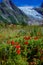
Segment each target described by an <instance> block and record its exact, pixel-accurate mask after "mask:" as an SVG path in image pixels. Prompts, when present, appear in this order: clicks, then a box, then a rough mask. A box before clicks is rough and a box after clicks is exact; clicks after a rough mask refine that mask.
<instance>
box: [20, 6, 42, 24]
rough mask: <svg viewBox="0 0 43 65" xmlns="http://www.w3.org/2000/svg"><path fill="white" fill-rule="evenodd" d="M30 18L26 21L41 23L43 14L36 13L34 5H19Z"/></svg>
mask: <svg viewBox="0 0 43 65" xmlns="http://www.w3.org/2000/svg"><path fill="white" fill-rule="evenodd" d="M19 8H20V9H21V10H22V11H23V12H24V13H25V14H26V15H27V16H28V17H29V19H30V21H29V22H28V23H30V24H42V23H43V22H42V21H43V16H42V15H41V14H40V13H38V12H37V11H36V10H35V9H34V7H29V6H24V7H19Z"/></svg>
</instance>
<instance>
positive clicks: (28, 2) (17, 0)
mask: <svg viewBox="0 0 43 65" xmlns="http://www.w3.org/2000/svg"><path fill="white" fill-rule="evenodd" d="M1 1H2V0H0V2H1ZM12 2H13V3H14V4H15V5H17V6H40V4H41V3H42V2H43V0H12Z"/></svg>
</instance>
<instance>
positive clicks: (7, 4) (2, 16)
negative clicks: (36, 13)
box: [0, 0, 29, 24]
mask: <svg viewBox="0 0 43 65" xmlns="http://www.w3.org/2000/svg"><path fill="white" fill-rule="evenodd" d="M28 20H29V18H28V17H27V16H26V15H25V14H24V12H22V11H21V10H20V9H19V8H17V7H16V6H15V5H14V4H13V3H12V1H11V0H3V2H2V3H0V21H2V22H5V23H13V24H23V23H24V24H26V23H27V22H28Z"/></svg>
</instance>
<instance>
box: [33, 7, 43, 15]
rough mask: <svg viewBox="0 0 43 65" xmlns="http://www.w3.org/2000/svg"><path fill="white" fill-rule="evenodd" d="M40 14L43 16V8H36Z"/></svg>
mask: <svg viewBox="0 0 43 65" xmlns="http://www.w3.org/2000/svg"><path fill="white" fill-rule="evenodd" d="M34 9H35V10H36V11H37V12H38V13H40V14H41V15H43V8H42V7H40V8H34Z"/></svg>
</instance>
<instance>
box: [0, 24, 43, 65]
mask: <svg viewBox="0 0 43 65" xmlns="http://www.w3.org/2000/svg"><path fill="white" fill-rule="evenodd" d="M0 65H43V26H28V25H27V26H22V25H13V24H11V25H4V24H3V25H2V24H0Z"/></svg>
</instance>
